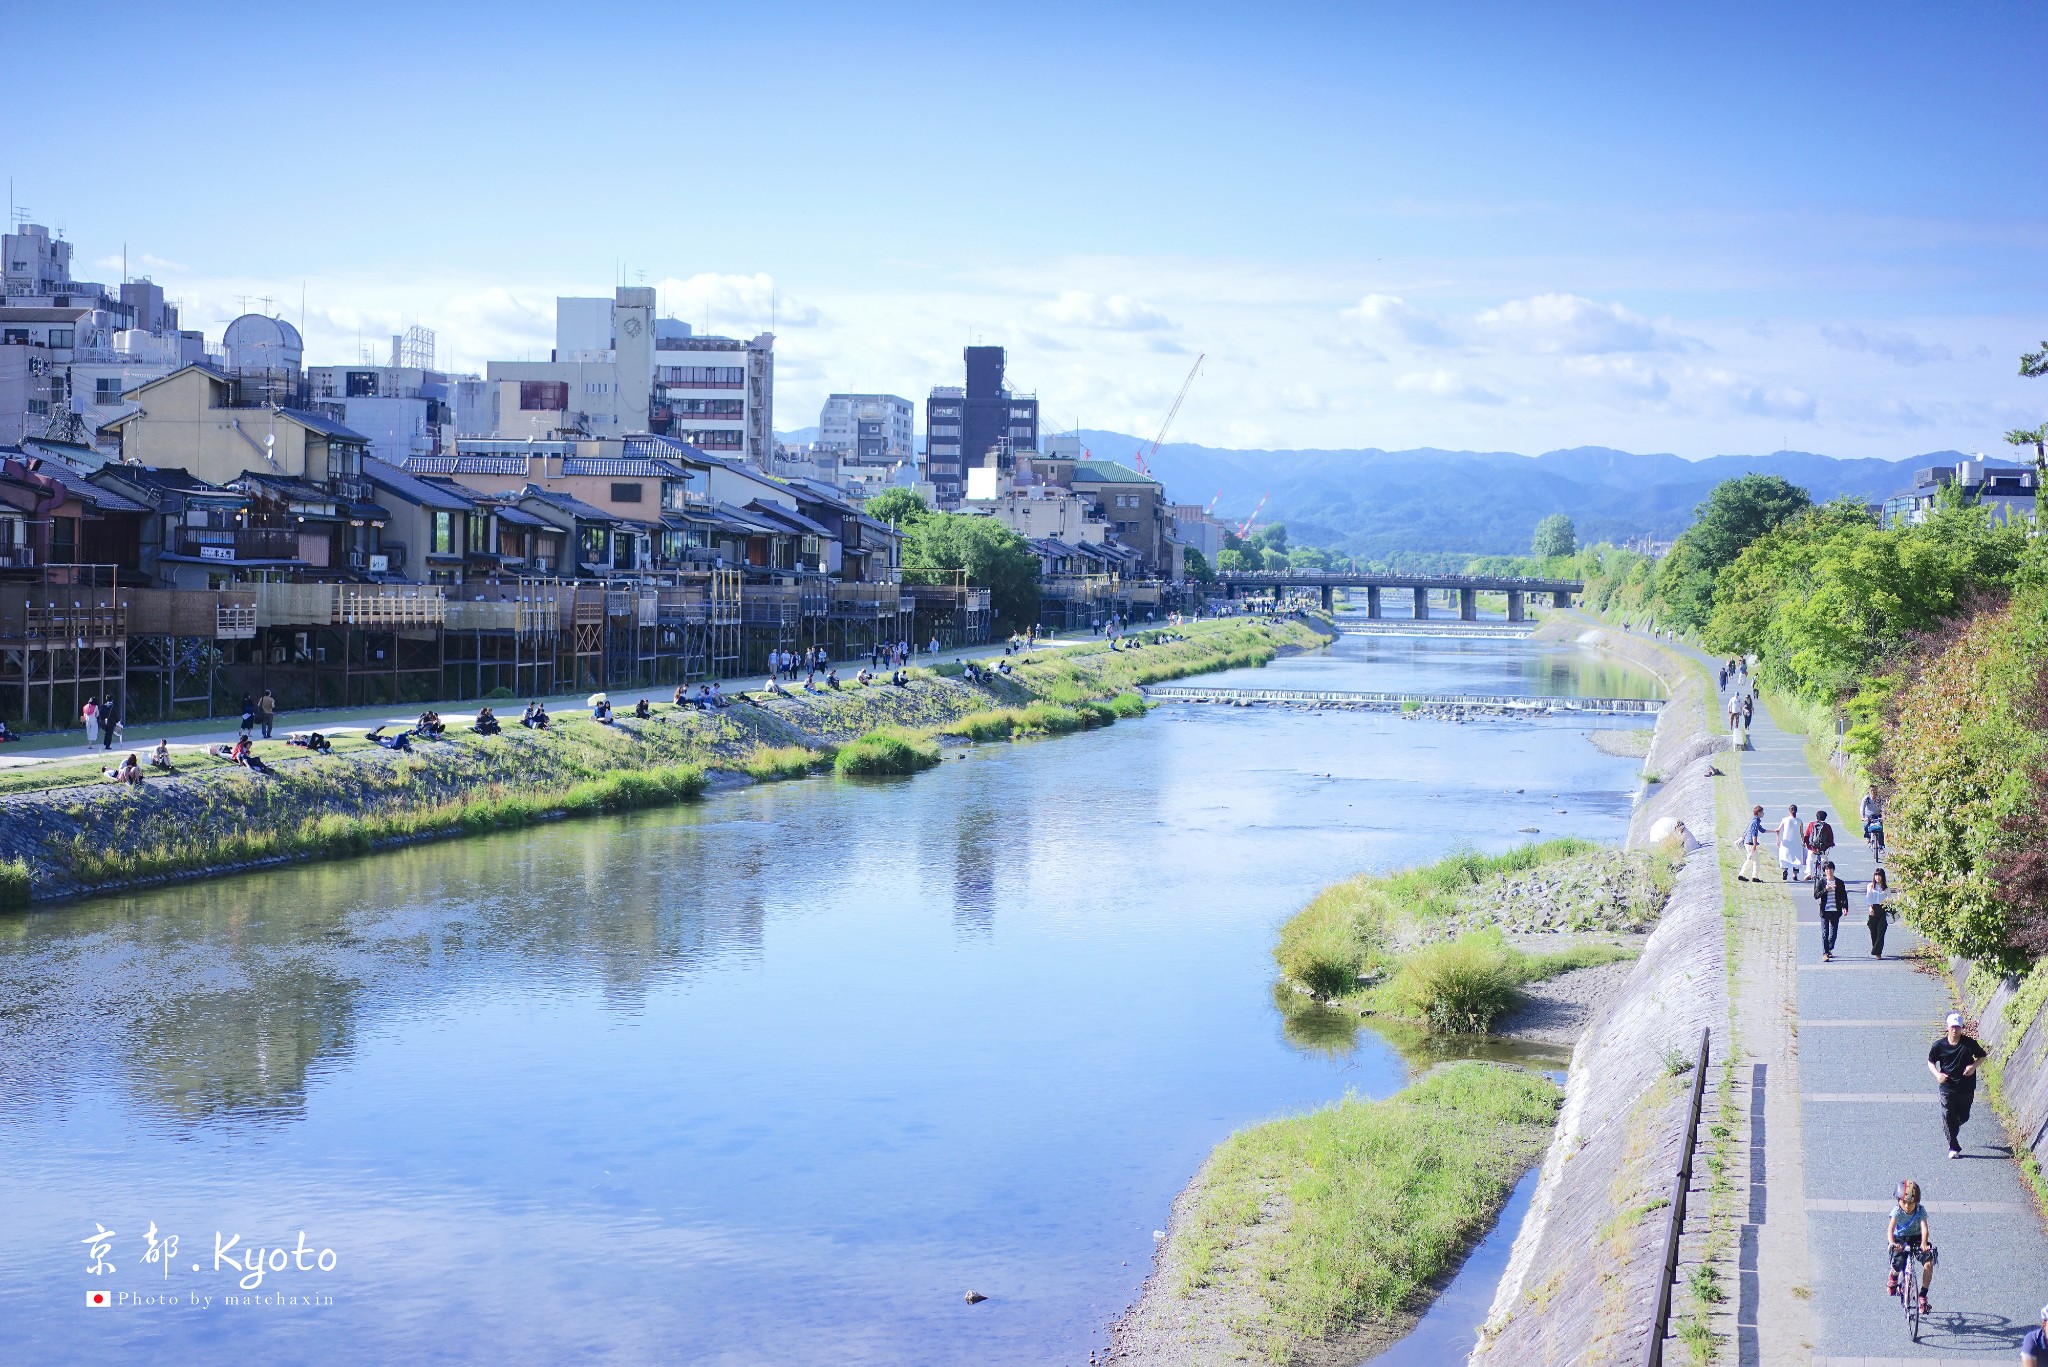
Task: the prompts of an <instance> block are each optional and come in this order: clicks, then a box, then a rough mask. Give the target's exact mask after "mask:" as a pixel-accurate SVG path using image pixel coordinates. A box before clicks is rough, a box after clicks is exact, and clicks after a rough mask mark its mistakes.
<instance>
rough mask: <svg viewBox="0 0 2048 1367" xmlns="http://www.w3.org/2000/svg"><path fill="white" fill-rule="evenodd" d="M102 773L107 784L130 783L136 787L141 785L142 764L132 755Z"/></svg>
mask: <svg viewBox="0 0 2048 1367" xmlns="http://www.w3.org/2000/svg"><path fill="white" fill-rule="evenodd" d="M102 772H103V773H105V774H106V776H107V782H109V783H130V784H134V785H135V786H137V787H140V786H141V785H142V764H141V761H140V760H138V759H137V758H136V757H135V756H134V755H133V754H131V755H129V756H128V758H126V759H124V760H122V761H121V762H120V763H119V764H117V765H115V766H114V767H113V768H111V769H106V770H103V771H102Z"/></svg>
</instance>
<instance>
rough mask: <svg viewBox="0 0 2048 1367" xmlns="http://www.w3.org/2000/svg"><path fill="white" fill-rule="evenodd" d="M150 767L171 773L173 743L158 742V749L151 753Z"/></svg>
mask: <svg viewBox="0 0 2048 1367" xmlns="http://www.w3.org/2000/svg"><path fill="white" fill-rule="evenodd" d="M149 767H150V768H152V769H161V770H163V771H164V772H165V773H167V774H168V773H170V772H171V743H170V742H169V741H167V740H159V741H157V743H156V749H154V750H152V751H150V752H149Z"/></svg>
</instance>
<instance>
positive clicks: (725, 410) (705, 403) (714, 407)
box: [670, 399, 747, 422]
mask: <svg viewBox="0 0 2048 1367" xmlns="http://www.w3.org/2000/svg"><path fill="white" fill-rule="evenodd" d="M670 407H671V408H672V409H673V410H674V412H675V415H676V416H677V417H679V418H695V419H697V420H698V421H700V422H702V421H710V422H739V421H741V420H742V419H744V418H745V417H746V416H747V401H746V400H745V399H676V400H673V401H672V402H671V404H670Z"/></svg>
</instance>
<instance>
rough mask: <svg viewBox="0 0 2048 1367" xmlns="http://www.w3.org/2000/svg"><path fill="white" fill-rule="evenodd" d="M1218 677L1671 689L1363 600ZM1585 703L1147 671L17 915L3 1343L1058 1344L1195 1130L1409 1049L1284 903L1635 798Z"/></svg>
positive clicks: (13, 1351) (600, 1355)
mask: <svg viewBox="0 0 2048 1367" xmlns="http://www.w3.org/2000/svg"><path fill="white" fill-rule="evenodd" d="M1205 682H1216V683H1223V684H1227V683H1231V682H1239V683H1256V684H1259V685H1265V686H1273V687H1313V688H1372V689H1410V690H1426V691H1453V690H1462V691H1473V692H1486V693H1505V692H1521V693H1550V694H1555V693H1560V692H1581V693H1589V694H1607V695H1612V694H1618V693H1621V694H1634V695H1644V694H1650V693H1654V692H1655V691H1656V688H1655V684H1654V681H1652V680H1650V679H1648V678H1647V676H1644V675H1641V674H1638V673H1635V672H1633V671H1630V670H1628V669H1626V668H1625V667H1621V666H1617V665H1616V664H1615V663H1614V662H1612V661H1611V660H1603V659H1597V658H1594V657H1590V656H1588V655H1586V654H1584V653H1582V652H1578V651H1574V650H1571V649H1568V648H1559V647H1547V646H1540V645H1535V644H1531V643H1526V642H1510V641H1498V640H1486V641H1469V640H1437V639H1410V638H1380V637H1345V638H1342V639H1340V640H1339V641H1338V642H1337V643H1336V644H1335V645H1334V646H1332V647H1331V648H1330V649H1329V650H1327V651H1324V652H1318V653H1315V654H1312V655H1308V656H1303V657H1297V658H1294V659H1288V660H1282V661H1277V662H1275V663H1274V664H1273V665H1272V666H1270V667H1269V668H1267V669H1264V670H1247V671H1239V672H1237V673H1235V674H1230V675H1216V676H1210V678H1209V679H1207V680H1205ZM1602 724H1608V723H1602ZM1611 724H1615V725H1627V724H1631V722H1630V721H1628V720H1620V719H1616V720H1614V721H1613V722H1612V723H1611ZM1586 725H1587V723H1586V722H1585V721H1583V720H1581V721H1578V722H1573V721H1569V720H1564V719H1553V720H1501V721H1475V722H1471V723H1467V724H1463V725H1451V724H1444V723H1438V722H1420V721H1410V720H1405V719H1403V718H1401V717H1400V716H1398V715H1395V714H1387V713H1366V712H1319V713H1310V712H1298V711H1290V710H1285V709H1277V708H1214V707H1188V706H1180V707H1174V706H1169V707H1163V708H1161V709H1159V710H1157V711H1155V712H1154V713H1153V714H1152V715H1151V716H1149V717H1146V718H1143V719H1140V720H1136V721H1131V722H1125V723H1121V724H1119V725H1117V726H1114V727H1111V728H1108V729H1106V730H1102V731H1097V732H1090V733H1087V734H1084V735H1079V736H1074V737H1068V738H1064V739H1060V740H1054V741H1045V742H1038V743H1028V744H1018V745H992V746H982V747H976V748H971V749H967V750H964V751H960V752H957V757H954V756H953V755H949V758H948V760H947V762H946V763H945V764H944V765H943V766H941V767H940V768H939V769H937V770H934V771H931V772H929V773H927V774H924V775H920V776H918V777H916V778H914V779H908V780H900V781H891V782H870V783H856V782H848V781H842V780H837V779H831V778H824V779H814V780H808V781H804V782H797V783H785V784H776V785H769V786H764V787H758V788H749V789H742V790H738V791H732V792H726V793H722V794H718V795H715V796H713V797H711V798H709V799H707V800H706V801H704V802H702V803H699V804H696V805H692V806H689V807H684V808H677V809H670V810H663V811H656V812H645V813H639V814H636V815H632V816H627V817H619V818H615V819H606V820H596V821H582V822H570V823H561V824H556V825H550V826H545V827H540V828H536V829H532V830H527V831H521V832H517V833H511V834H505V835H499V836H492V837H486V838H479V839H472V840H465V841H455V842H445V843H437V844H430V845H423V846H418V847H414V848H410V849H405V850H399V851H394V852H390V853H385V854H381V855H377V856H373V857H368V858H363V859H353V860H343V861H338V862H331V863H325V864H319V865H312V866H305V867H299V868H287V869H280V870H276V871H271V872H263V873H256V874H251V875H245V876H239V877H230V878H223V879H220V880H218V881H217V882H213V883H204V884H195V885H190V886H183V887H177V888H169V889H162V890H155V891H150V892H146V893H142V894H138V895H134V896H127V897H116V898H108V899H102V900H99V901H95V902H90V903H83V904H80V905H76V906H60V907H56V908H53V909H48V910H42V911H37V912H34V913H31V914H26V915H16V916H11V917H6V918H0V1152H4V1154H5V1155H6V1157H5V1168H4V1175H0V1204H4V1205H5V1207H6V1209H7V1211H8V1218H7V1219H6V1220H5V1221H4V1223H0V1361H23V1362H28V1361H33V1362H38V1363H71V1362H77V1363H88V1362H90V1363H98V1362H106V1361H122V1362H127V1361H143V1360H151V1361H154V1360H158V1359H159V1358H161V1359H162V1360H166V1361H192V1360H201V1359H203V1360H225V1359H227V1358H228V1357H229V1355H231V1354H232V1355H235V1356H236V1357H238V1358H244V1359H246V1360H250V1361H340V1360H347V1361H352V1362H366V1361H406V1362H435V1361H447V1362H473V1361H479V1360H496V1361H504V1362H526V1361H569V1360H599V1359H619V1360H655V1359H663V1360H676V1361H691V1362H697V1361H716V1362H720V1363H728V1364H745V1363H757V1362H759V1363H797V1362H801V1363H814V1362H835V1363H838V1362H846V1363H898V1362H906V1361H912V1360H915V1361H918V1362H921V1363H944V1364H952V1363H958V1364H982V1363H1057V1362H1070V1363H1077V1364H1078V1363H1084V1362H1086V1360H1087V1358H1088V1354H1089V1351H1090V1349H1091V1348H1094V1347H1098V1346H1100V1345H1101V1344H1102V1343H1103V1342H1104V1341H1105V1333H1104V1330H1105V1327H1106V1325H1107V1324H1108V1322H1109V1321H1110V1320H1112V1319H1113V1318H1114V1317H1115V1316H1116V1315H1117V1314H1118V1313H1119V1312H1120V1311H1121V1310H1122V1309H1123V1308H1124V1306H1125V1305H1126V1304H1127V1303H1128V1302H1129V1301H1130V1300H1131V1299H1132V1298H1133V1297H1134V1296H1135V1293H1136V1291H1137V1288H1138V1286H1139V1284H1140V1282H1141V1281H1142V1280H1143V1277H1144V1275H1145V1272H1146V1270H1147V1268H1148V1266H1149V1263H1150V1257H1151V1252H1152V1246H1153V1231H1154V1230H1156V1229H1160V1228H1163V1225H1164V1221H1165V1218H1166V1212H1167V1208H1168V1206H1169V1204H1170V1203H1171V1201H1172V1198H1173V1196H1174V1194H1175V1193H1176V1192H1177V1191H1178V1190H1179V1189H1180V1187H1181V1186H1182V1185H1183V1184H1184V1183H1185V1182H1186V1181H1187V1179H1188V1178H1189V1176H1190V1175H1192V1173H1193V1172H1194V1170H1195V1168H1196V1167H1197V1166H1198V1165H1199V1164H1200V1163H1201V1161H1202V1159H1203V1157H1204V1156H1205V1155H1206V1154H1207V1153H1208V1151H1209V1150H1210V1148H1211V1147H1212V1146H1213V1145H1214V1144H1215V1143H1216V1142H1217V1141H1218V1140H1220V1139H1221V1138H1223V1137H1224V1136H1225V1135H1226V1134H1228V1133H1229V1132H1230V1131H1231V1130H1233V1129H1235V1128H1237V1127H1239V1126H1241V1125H1244V1124H1246V1123H1248V1122H1251V1121H1255V1120H1258V1119H1260V1118H1263V1117H1269V1116H1273V1115H1277V1114H1282V1113H1285V1112H1288V1111H1291V1110H1297V1109H1301V1108H1306V1107H1310V1106H1313V1105H1316V1104H1318V1103H1321V1102H1324V1101H1328V1100H1331V1099H1334V1098H1336V1097H1339V1096H1341V1095H1343V1094H1344V1093H1345V1092H1346V1091H1347V1090H1350V1091H1356V1092H1358V1093H1359V1094H1361V1095H1366V1096H1381V1095H1385V1094H1386V1093H1388V1092H1391V1091H1393V1090H1395V1089H1396V1088H1397V1087H1399V1086H1400V1085H1401V1084H1402V1082H1403V1081H1404V1079H1405V1077H1406V1075H1407V1064H1406V1063H1404V1061H1403V1059H1402V1058H1401V1056H1400V1055H1399V1054H1398V1053H1396V1052H1395V1051H1394V1050H1393V1049H1392V1048H1390V1047H1389V1046H1388V1045H1387V1044H1385V1043H1384V1042H1382V1041H1381V1040H1380V1039H1379V1038H1378V1037H1376V1036H1374V1035H1372V1034H1371V1033H1369V1032H1367V1033H1365V1034H1363V1035H1361V1037H1360V1039H1359V1042H1358V1043H1357V1045H1356V1046H1355V1047H1353V1048H1350V1049H1337V1050H1332V1049H1329V1048H1321V1049H1319V1048H1314V1047H1303V1046H1298V1045H1296V1044H1295V1043H1293V1042H1290V1040H1289V1039H1288V1038H1287V1037H1286V1035H1285V1034H1284V1033H1283V1031H1282V1029H1281V1025H1280V1020H1279V1016H1278V1014H1277V1012H1276V1011H1275V1010H1274V1007H1273V1004H1272V998H1271V992H1270V987H1271V971H1270V960H1269V958H1268V949H1269V947H1270V943H1271V938H1272V932H1273V927H1274V926H1275V925H1276V924H1277V923H1278V921H1280V920H1281V919H1282V918H1283V917H1285V916H1286V915H1287V914H1288V913H1290V912H1291V911H1293V910H1294V909H1295V908H1296V907H1297V906H1298V905H1299V904H1300V903H1301V902H1302V901H1303V900H1304V899H1305V898H1307V897H1308V896H1309V895H1310V894H1312V893H1313V892H1314V891H1315V890H1316V889H1317V888H1319V887H1321V886H1322V885H1324V884H1325V883H1327V882H1329V881H1331V880H1333V879H1335V878H1338V877H1342V876H1344V875H1347V874H1350V873H1352V872H1355V871H1357V870H1359V869H1361V868H1384V867H1391V866H1396V865H1400V864H1405V863H1410V862H1414V861H1418V860H1424V859H1428V858H1432V857H1435V856H1436V855H1439V854H1441V853H1442V852H1444V851H1445V850H1447V849H1448V848H1450V847H1451V846H1453V845H1455V844H1459V843H1467V844H1471V845H1475V846H1478V847H1480V848H1483V849H1497V848H1500V847H1503V846H1506V845H1509V844H1512V843H1515V842H1516V841H1519V840H1522V839H1526V838H1528V837H1526V836H1523V835H1520V834H1518V831H1519V830H1520V829H1521V828H1524V827H1536V828H1540V829H1541V830H1542V831H1543V832H1544V833H1545V834H1566V833H1569V834H1577V835H1584V836H1589V837H1594V838H1599V839H1604V840H1619V839H1620V838H1621V836H1622V834H1623V832H1624V829H1625V826H1626V823H1627V818H1628V813H1629V808H1630V801H1631V793H1632V790H1633V788H1634V786H1635V771H1636V768H1637V764H1636V762H1635V761H1631V760H1625V759H1615V758H1611V757H1608V756H1605V755H1603V754H1601V753H1600V752H1598V751H1597V750H1595V749H1594V748H1593V747H1592V746H1591V745H1590V744H1588V743H1587V742H1586V741H1585V740H1584V739H1583V731H1584V729H1585V727H1586ZM152 1226H153V1227H154V1232H155V1237H156V1243H155V1246H154V1250H153V1249H152V1246H151V1243H150V1241H149V1239H148V1237H147V1235H148V1233H149V1231H150V1230H151V1228H152ZM102 1230H104V1231H106V1234H105V1235H104V1236H102V1235H101V1233H100V1231H102ZM301 1231H303V1232H304V1236H305V1244H306V1249H307V1252H306V1253H304V1254H301V1253H299V1252H298V1251H297V1240H298V1236H299V1233H300V1232H301ZM169 1235H176V1236H177V1238H178V1240H179V1244H178V1248H177V1251H176V1253H175V1255H174V1256H171V1257H168V1258H164V1257H156V1258H152V1257H151V1256H150V1255H151V1253H152V1252H153V1251H160V1250H162V1249H164V1248H165V1247H167V1245H166V1244H165V1242H164V1240H165V1238H166V1236H169ZM235 1237H238V1238H239V1243H237V1244H233V1245H231V1246H228V1247H227V1248H226V1249H225V1252H224V1253H223V1254H218V1255H217V1253H216V1246H217V1245H228V1241H229V1240H230V1239H231V1238H235ZM255 1246H261V1247H263V1248H266V1249H279V1247H280V1246H282V1248H281V1249H280V1251H279V1252H277V1253H275V1254H270V1255H265V1256H264V1257H262V1258H259V1260H258V1264H257V1265H258V1266H261V1267H264V1268H265V1269H267V1270H266V1272H265V1274H264V1276H263V1279H262V1281H261V1283H260V1285H258V1286H256V1287H254V1288H253V1291H244V1289H243V1288H242V1286H241V1285H240V1284H239V1283H240V1282H241V1281H245V1280H247V1279H248V1278H249V1276H250V1275H251V1274H249V1273H248V1272H245V1271H238V1270H231V1269H230V1268H228V1267H227V1266H225V1265H224V1264H223V1263H222V1262H221V1261H220V1259H221V1258H222V1257H225V1258H231V1259H237V1260H239V1261H241V1262H243V1263H246V1262H247V1254H248V1253H249V1250H250V1249H251V1248H252V1247H255ZM322 1249H327V1250H332V1255H331V1257H328V1258H325V1259H323V1258H322V1257H321V1255H320V1250H322ZM322 1261H326V1262H328V1263H330V1264H331V1266H329V1267H328V1268H327V1269H326V1270H323V1269H322V1268H321V1267H320V1266H319V1263H320V1262H322ZM95 1262H97V1263H99V1264H100V1265H101V1266H102V1269H103V1270H102V1271H101V1272H100V1273H99V1274H98V1275H93V1274H91V1273H89V1272H88V1266H89V1265H90V1264H92V1263H95ZM280 1262H281V1263H282V1264H283V1267H282V1268H281V1269H279V1267H278V1264H279V1263H280ZM969 1290H973V1291H978V1292H980V1293H982V1294H983V1295H986V1296H987V1297H989V1299H988V1300H987V1301H986V1302H984V1303H981V1304H978V1305H969V1304H967V1303H965V1301H964V1300H963V1296H964V1293H966V1292H967V1291H969ZM100 1291H104V1292H107V1293H108V1294H109V1295H110V1296H112V1297H113V1298H114V1299H115V1300H116V1302H117V1303H116V1304H115V1305H114V1306H113V1307H112V1308H111V1309H110V1310H107V1311H105V1312H100V1311H96V1310H93V1309H89V1308H88V1298H89V1296H90V1294H91V1293H94V1292H100ZM280 1294H281V1295H283V1296H285V1297H302V1298H303V1297H312V1298H314V1304H312V1305H310V1306H307V1305H293V1304H290V1303H289V1302H286V1303H283V1304H273V1303H270V1302H269V1301H259V1302H258V1303H257V1304H254V1305H248V1304H243V1305H229V1304H226V1303H225V1302H224V1300H223V1298H224V1297H225V1296H228V1295H234V1296H237V1297H245V1296H251V1295H253V1296H255V1297H259V1298H261V1297H268V1298H272V1299H273V1300H274V1299H275V1298H276V1297H277V1296H278V1295H280ZM207 1297H211V1300H210V1301H208V1300H206V1299H205V1298H207ZM193 1298H199V1303H198V1304H194V1303H193ZM136 1302H140V1303H136ZM166 1302H168V1303H166Z"/></svg>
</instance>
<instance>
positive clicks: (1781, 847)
mask: <svg viewBox="0 0 2048 1367" xmlns="http://www.w3.org/2000/svg"><path fill="white" fill-rule="evenodd" d="M1805 858H1806V842H1805V841H1804V840H1802V839H1801V838H1800V835H1799V804H1798V803H1796V802H1795V803H1793V804H1792V805H1791V806H1789V807H1787V808H1786V809H1785V819H1784V820H1783V821H1780V822H1779V823H1778V881H1779V882H1781V883H1786V882H1790V881H1791V879H1792V870H1794V869H1796V868H1798V867H1799V865H1800V864H1801V862H1802V861H1804V860H1805Z"/></svg>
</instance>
